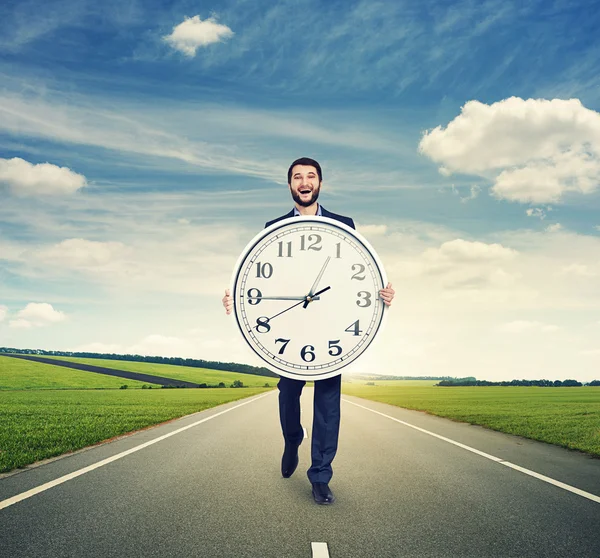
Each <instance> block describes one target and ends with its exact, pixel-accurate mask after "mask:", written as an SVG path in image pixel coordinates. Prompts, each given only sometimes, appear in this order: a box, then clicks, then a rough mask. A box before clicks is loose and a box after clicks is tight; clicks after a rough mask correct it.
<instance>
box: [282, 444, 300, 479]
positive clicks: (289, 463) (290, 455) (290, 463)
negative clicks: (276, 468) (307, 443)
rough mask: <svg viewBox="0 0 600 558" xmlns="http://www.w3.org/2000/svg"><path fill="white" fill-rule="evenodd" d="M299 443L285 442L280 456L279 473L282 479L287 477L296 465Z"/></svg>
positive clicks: (291, 473)
mask: <svg viewBox="0 0 600 558" xmlns="http://www.w3.org/2000/svg"><path fill="white" fill-rule="evenodd" d="M301 443H302V442H300V444H301ZM300 444H297V445H296V444H287V443H286V444H285V449H284V450H283V457H282V458H281V474H282V475H283V478H284V479H289V478H290V477H291V476H292V475H293V474H294V471H295V470H296V467H298V448H299V447H300Z"/></svg>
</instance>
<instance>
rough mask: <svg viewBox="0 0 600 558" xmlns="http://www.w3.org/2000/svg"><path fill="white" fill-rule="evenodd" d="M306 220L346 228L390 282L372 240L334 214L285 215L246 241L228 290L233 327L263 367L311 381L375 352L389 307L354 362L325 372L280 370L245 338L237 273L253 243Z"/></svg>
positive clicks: (348, 369)
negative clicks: (239, 302) (306, 373)
mask: <svg viewBox="0 0 600 558" xmlns="http://www.w3.org/2000/svg"><path fill="white" fill-rule="evenodd" d="M303 222H317V223H329V224H330V225H333V226H335V227H338V228H341V229H343V230H345V231H346V232H347V233H348V234H350V235H351V236H353V237H354V238H355V239H356V240H358V241H359V242H361V243H362V244H363V245H364V246H365V248H366V249H367V250H368V251H369V253H370V254H371V256H372V257H373V259H374V260H375V263H376V264H377V267H378V269H379V272H380V273H381V279H382V282H383V285H384V287H385V286H386V285H387V283H388V279H387V275H386V273H385V268H384V267H383V263H382V262H381V259H380V258H379V255H378V254H377V251H376V250H375V248H373V246H372V245H371V243H370V242H369V241H368V240H367V239H366V238H365V237H364V236H363V235H362V234H361V233H359V232H358V231H357V230H356V229H353V228H352V227H349V226H348V225H346V223H343V222H342V221H338V220H337V219H332V218H331V217H323V216H319V215H298V216H294V217H286V218H285V219H281V220H279V221H276V222H275V223H273V224H271V225H269V226H268V227H265V228H264V229H262V230H261V231H259V232H258V233H257V234H256V235H254V237H253V238H252V240H250V241H249V242H248V243H247V244H246V246H245V247H244V249H243V250H242V252H241V253H240V255H239V257H238V259H237V261H236V263H235V267H234V268H233V274H232V276H231V280H230V282H229V289H230V291H229V292H230V293H231V295H232V297H233V304H234V312H233V314H234V317H235V320H233V321H234V327H235V329H236V331H237V332H239V333H241V334H242V338H243V340H244V347H245V348H246V351H248V352H249V353H250V354H251V355H253V357H254V359H259V360H260V361H261V362H262V366H263V367H264V368H267V369H268V370H270V371H271V372H274V373H275V374H277V375H278V376H284V377H286V378H289V379H292V380H301V381H307V382H310V381H318V380H326V379H328V378H333V377H334V376H339V375H341V374H347V373H348V372H351V371H352V368H353V367H354V366H355V364H356V362H357V361H358V360H359V358H360V357H361V356H362V355H363V354H364V353H365V352H366V351H367V350H368V349H371V353H372V350H373V346H378V344H379V340H380V339H381V333H382V331H383V330H384V329H385V326H386V323H387V310H388V307H387V305H386V304H383V313H382V317H381V322H380V324H379V327H378V328H377V335H375V337H374V338H372V339H371V341H370V342H369V344H368V345H367V347H366V348H365V349H364V350H363V351H362V352H361V353H360V355H358V356H357V357H356V358H355V359H353V360H352V361H351V362H349V363H347V364H345V365H344V366H342V367H340V368H336V369H335V370H334V371H331V372H326V373H324V374H321V375H315V374H311V375H307V376H303V375H302V374H293V373H291V372H287V371H284V370H281V369H280V368H278V367H277V366H274V365H273V364H272V363H271V362H270V361H269V360H267V359H266V358H265V357H263V356H262V355H260V354H259V353H258V352H256V351H255V350H254V349H253V348H252V346H251V345H250V343H249V342H248V340H247V339H246V336H245V335H244V332H243V330H242V327H241V324H240V323H239V320H238V317H237V312H236V311H235V308H236V302H235V296H234V294H235V284H236V281H237V277H238V276H239V273H240V267H241V265H242V264H243V262H244V261H245V260H246V257H247V255H248V253H249V252H250V251H251V250H252V249H253V248H254V246H256V244H258V242H260V240H262V239H263V238H264V237H266V236H268V235H269V234H270V233H271V232H272V231H274V230H276V229H279V228H281V227H284V226H286V225H288V224H299V223H303Z"/></svg>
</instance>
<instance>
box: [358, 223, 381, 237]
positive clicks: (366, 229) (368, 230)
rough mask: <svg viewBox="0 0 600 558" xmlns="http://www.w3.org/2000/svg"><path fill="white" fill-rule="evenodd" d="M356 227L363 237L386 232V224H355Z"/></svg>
mask: <svg viewBox="0 0 600 558" xmlns="http://www.w3.org/2000/svg"><path fill="white" fill-rule="evenodd" d="M356 229H357V230H358V232H359V233H360V234H362V235H363V236H364V237H366V238H369V237H371V236H376V235H377V236H382V235H385V233H386V232H387V229H388V228H387V225H361V224H360V223H357V224H356Z"/></svg>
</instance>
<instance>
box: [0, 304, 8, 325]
mask: <svg viewBox="0 0 600 558" xmlns="http://www.w3.org/2000/svg"><path fill="white" fill-rule="evenodd" d="M7 315H8V307H7V306H4V305H2V304H0V322H3V321H4V318H6V316H7Z"/></svg>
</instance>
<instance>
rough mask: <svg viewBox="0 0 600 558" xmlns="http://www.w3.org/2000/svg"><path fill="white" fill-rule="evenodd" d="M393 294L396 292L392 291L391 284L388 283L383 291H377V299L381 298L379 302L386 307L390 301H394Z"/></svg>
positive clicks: (389, 304)
mask: <svg viewBox="0 0 600 558" xmlns="http://www.w3.org/2000/svg"><path fill="white" fill-rule="evenodd" d="M395 294H396V291H395V290H394V289H392V284H391V283H388V284H387V285H386V287H385V289H381V290H380V291H379V298H381V300H383V302H384V304H385V305H386V306H391V304H392V300H394V295H395Z"/></svg>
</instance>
